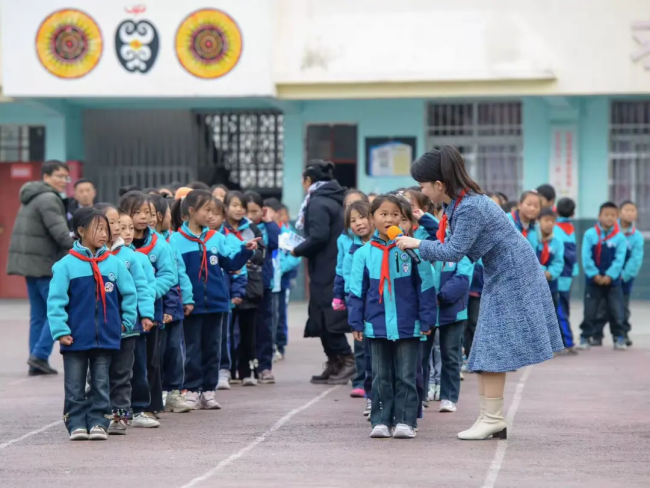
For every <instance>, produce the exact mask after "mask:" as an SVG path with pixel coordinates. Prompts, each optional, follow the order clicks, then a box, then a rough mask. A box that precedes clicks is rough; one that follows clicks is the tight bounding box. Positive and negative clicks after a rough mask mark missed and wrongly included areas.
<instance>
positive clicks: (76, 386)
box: [63, 349, 113, 432]
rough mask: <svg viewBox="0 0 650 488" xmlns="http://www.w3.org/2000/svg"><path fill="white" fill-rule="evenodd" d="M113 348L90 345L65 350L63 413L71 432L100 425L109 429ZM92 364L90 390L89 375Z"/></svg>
mask: <svg viewBox="0 0 650 488" xmlns="http://www.w3.org/2000/svg"><path fill="white" fill-rule="evenodd" d="M112 353H113V351H110V350H106V349H90V350H88V351H66V352H64V353H63V370H64V373H63V374H64V376H63V384H64V389H65V402H64V406H63V415H64V419H65V425H66V428H67V429H68V432H72V431H73V430H76V429H86V430H90V429H92V428H93V427H95V426H97V425H99V426H101V427H104V428H105V429H108V426H109V424H110V414H111V400H110V389H111V387H110V380H109V369H110V367H111V356H112ZM89 367H90V392H89V393H88V395H86V377H87V375H88V368H89Z"/></svg>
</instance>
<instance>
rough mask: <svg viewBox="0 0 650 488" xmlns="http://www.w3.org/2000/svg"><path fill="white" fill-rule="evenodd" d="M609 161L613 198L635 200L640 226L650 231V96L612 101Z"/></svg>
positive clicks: (610, 193) (611, 194)
mask: <svg viewBox="0 0 650 488" xmlns="http://www.w3.org/2000/svg"><path fill="white" fill-rule="evenodd" d="M609 165H610V170H609V174H610V176H609V195H610V199H611V200H612V201H614V202H616V203H617V204H620V203H621V202H623V201H624V200H632V201H633V202H635V203H636V205H637V209H638V219H637V227H638V228H639V229H640V230H642V231H646V232H647V231H650V100H645V101H624V102H622V101H612V104H611V117H610V126H609Z"/></svg>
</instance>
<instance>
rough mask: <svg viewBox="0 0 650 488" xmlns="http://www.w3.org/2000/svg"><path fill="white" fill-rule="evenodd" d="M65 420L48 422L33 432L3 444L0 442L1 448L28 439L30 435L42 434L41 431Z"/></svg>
mask: <svg viewBox="0 0 650 488" xmlns="http://www.w3.org/2000/svg"><path fill="white" fill-rule="evenodd" d="M62 422H63V420H57V421H56V422H52V423H51V424H47V425H46V426H44V427H41V428H40V429H36V430H32V431H31V432H27V434H25V435H21V436H20V437H17V438H15V439H11V440H10V441H7V442H5V443H3V444H0V449H4V448H5V447H9V446H10V445H12V444H15V443H16V442H20V441H22V440H25V439H27V438H28V437H31V436H33V435H36V434H40V433H41V432H45V431H46V430H47V429H51V428H52V427H54V426H55V425H59V424H61V423H62Z"/></svg>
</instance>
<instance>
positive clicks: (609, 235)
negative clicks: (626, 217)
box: [582, 223, 627, 286]
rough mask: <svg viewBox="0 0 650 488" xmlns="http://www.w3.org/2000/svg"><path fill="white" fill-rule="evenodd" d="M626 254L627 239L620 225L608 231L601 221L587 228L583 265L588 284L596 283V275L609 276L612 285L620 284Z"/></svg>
mask: <svg viewBox="0 0 650 488" xmlns="http://www.w3.org/2000/svg"><path fill="white" fill-rule="evenodd" d="M599 232H600V236H599V235H598V233H599ZM599 242H600V246H599V245H598V243H599ZM599 249H600V251H599ZM599 254H600V256H599ZM626 254H627V239H625V235H624V234H623V233H622V232H621V231H620V229H619V228H618V225H616V226H614V227H612V228H611V229H609V230H608V231H605V230H604V229H603V228H602V227H601V225H600V224H599V223H598V224H596V225H595V226H594V227H592V228H591V229H587V232H585V235H584V237H583V238H582V267H583V268H584V270H585V278H586V280H587V285H593V284H594V277H595V276H596V275H603V276H609V277H610V278H611V279H612V286H618V285H620V284H621V273H622V271H623V265H624V264H625V256H626Z"/></svg>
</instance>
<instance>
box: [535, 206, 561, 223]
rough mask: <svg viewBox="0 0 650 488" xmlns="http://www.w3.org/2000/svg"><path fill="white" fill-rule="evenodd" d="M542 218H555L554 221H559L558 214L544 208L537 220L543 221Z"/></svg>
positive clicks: (548, 208)
mask: <svg viewBox="0 0 650 488" xmlns="http://www.w3.org/2000/svg"><path fill="white" fill-rule="evenodd" d="M542 217H553V218H554V219H557V214H556V213H555V212H554V211H553V209H552V208H550V207H546V208H543V209H542V211H541V212H540V213H539V217H538V218H537V220H541V219H542Z"/></svg>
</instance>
